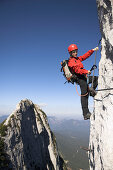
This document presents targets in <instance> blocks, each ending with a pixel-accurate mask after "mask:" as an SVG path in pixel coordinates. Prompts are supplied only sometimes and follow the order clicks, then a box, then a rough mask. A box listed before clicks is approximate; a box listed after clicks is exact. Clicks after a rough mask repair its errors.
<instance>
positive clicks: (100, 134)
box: [89, 0, 113, 170]
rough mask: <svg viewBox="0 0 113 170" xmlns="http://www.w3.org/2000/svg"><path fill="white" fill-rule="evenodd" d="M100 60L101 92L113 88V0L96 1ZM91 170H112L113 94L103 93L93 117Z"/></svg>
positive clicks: (99, 82) (96, 101)
mask: <svg viewBox="0 0 113 170" xmlns="http://www.w3.org/2000/svg"><path fill="white" fill-rule="evenodd" d="M97 7H98V16H99V22H100V31H101V35H102V41H101V47H102V49H101V60H100V63H99V80H98V89H108V88H113V0H97ZM90 122H91V127H90V143H89V148H90V152H89V159H90V170H113V90H107V91H100V92H98V93H97V95H96V96H95V99H94V112H93V114H92V116H91V121H90Z"/></svg>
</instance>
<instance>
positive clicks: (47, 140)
mask: <svg viewBox="0 0 113 170" xmlns="http://www.w3.org/2000/svg"><path fill="white" fill-rule="evenodd" d="M0 162H1V163H0V168H2V169H5V170H7V169H18V170H21V169H22V170H23V169H24V170H28V169H29V170H63V169H66V167H64V166H65V165H64V161H63V159H62V158H61V157H60V156H59V153H58V149H57V143H56V139H55V136H54V134H53V133H52V131H51V129H50V127H49V124H48V121H47V117H46V114H45V113H44V112H43V111H42V110H41V109H40V107H39V106H37V105H35V104H33V103H32V101H30V100H28V99H25V100H21V102H20V103H19V104H18V105H17V108H16V110H15V111H14V112H13V113H12V114H11V115H10V116H9V117H8V118H7V119H6V121H4V122H3V123H2V124H1V125H0Z"/></svg>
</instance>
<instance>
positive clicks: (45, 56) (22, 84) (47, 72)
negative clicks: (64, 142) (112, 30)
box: [0, 0, 100, 118]
mask: <svg viewBox="0 0 113 170" xmlns="http://www.w3.org/2000/svg"><path fill="white" fill-rule="evenodd" d="M99 39H100V30H99V22H98V16H97V7H96V0H85V1H84V0H70V1H66V0H10V1H9V0H4V1H2V0H1V1H0V59H1V60H0V77H1V79H0V80H1V83H0V84H1V86H0V87H1V88H0V94H1V97H0V114H1V115H2V114H9V113H10V112H11V111H12V110H14V109H15V107H16V105H17V104H18V103H19V102H20V100H22V99H25V98H28V99H30V100H32V101H33V102H34V103H36V104H39V105H40V106H41V108H42V109H43V110H44V111H45V112H46V113H47V115H56V116H65V117H71V116H73V117H75V118H76V117H81V116H82V111H81V104H80V97H79V96H78V95H77V93H76V90H75V86H73V85H71V84H68V83H67V84H65V85H64V82H65V79H64V77H63V75H62V73H61V72H60V68H61V66H60V63H61V61H62V60H63V59H67V58H69V54H68V51H67V48H68V46H69V45H70V44H72V43H75V44H77V46H78V48H79V51H78V56H79V55H82V54H84V53H85V52H87V51H88V50H90V49H92V48H94V47H96V46H97V44H98V41H99ZM99 60H100V53H99V52H98V58H97V63H98V62H99ZM93 62H94V54H93V55H92V56H91V57H90V58H89V59H87V60H86V61H84V62H83V64H84V67H85V68H86V69H90V68H91V66H92V65H93ZM97 74H98V71H97V72H96V75H97ZM78 90H79V87H78ZM89 103H90V106H92V99H89Z"/></svg>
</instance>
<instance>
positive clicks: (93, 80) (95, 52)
mask: <svg viewBox="0 0 113 170" xmlns="http://www.w3.org/2000/svg"><path fill="white" fill-rule="evenodd" d="M100 42H101V39H100V40H99V42H98V47H99V44H100ZM96 57H97V51H96V52H95V62H94V65H96ZM94 75H95V67H94V70H93V77H92V84H91V87H92V88H93V82H94Z"/></svg>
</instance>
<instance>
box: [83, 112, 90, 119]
mask: <svg viewBox="0 0 113 170" xmlns="http://www.w3.org/2000/svg"><path fill="white" fill-rule="evenodd" d="M90 116H91V113H90V112H88V113H87V114H86V115H84V120H87V119H90Z"/></svg>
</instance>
